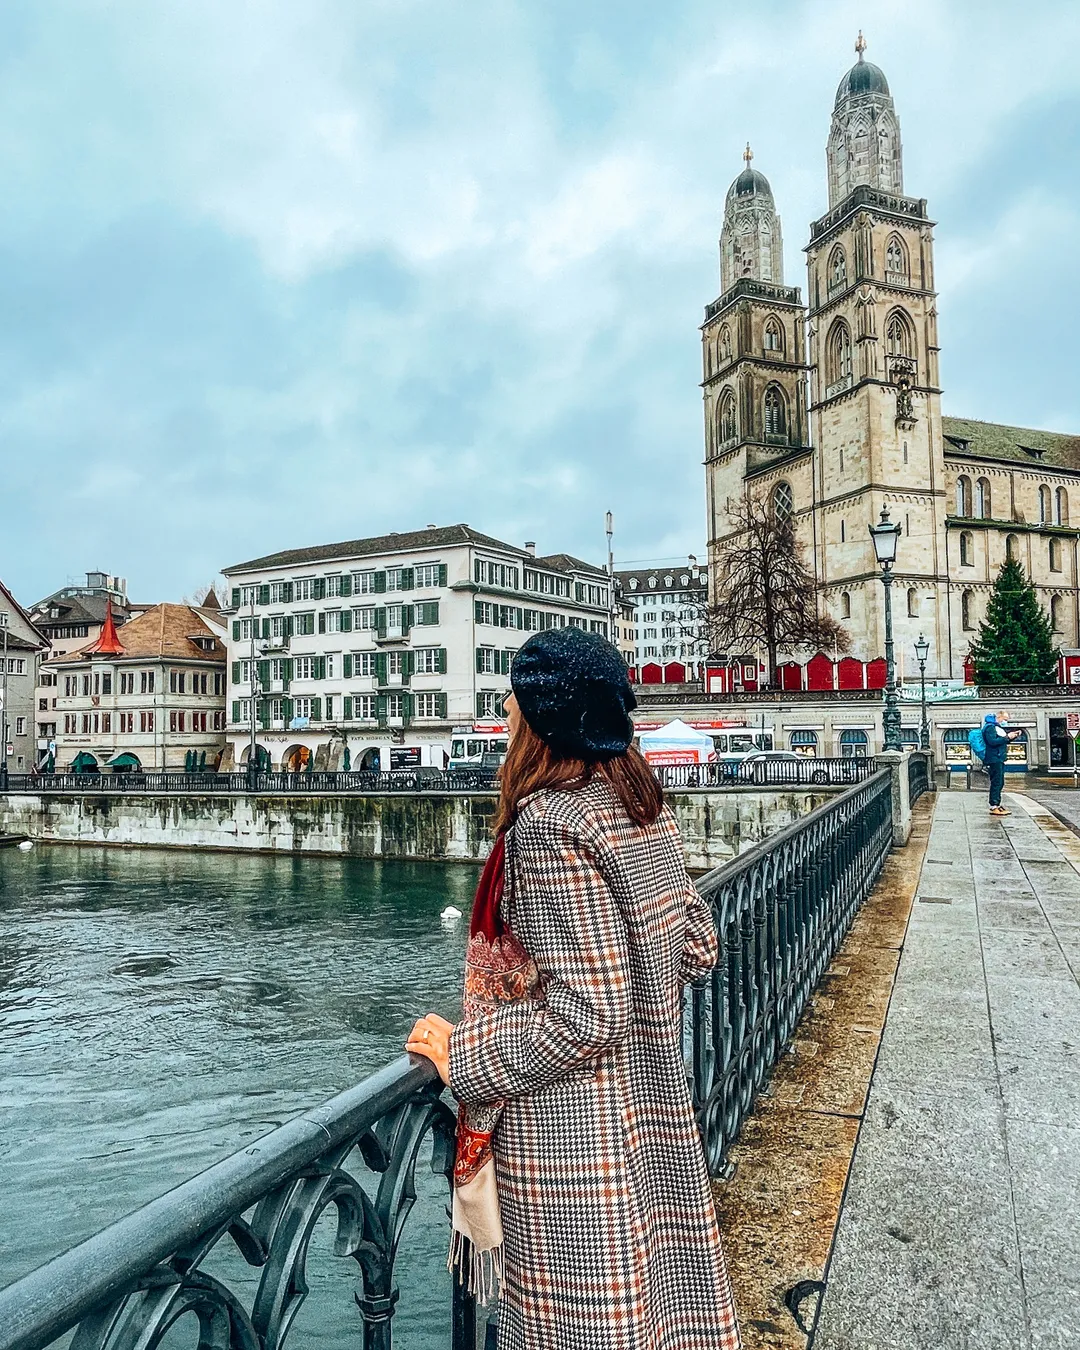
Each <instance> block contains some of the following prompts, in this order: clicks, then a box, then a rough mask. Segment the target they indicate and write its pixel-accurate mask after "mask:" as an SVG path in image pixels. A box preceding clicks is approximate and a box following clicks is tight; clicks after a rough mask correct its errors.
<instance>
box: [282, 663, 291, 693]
mask: <svg viewBox="0 0 1080 1350" xmlns="http://www.w3.org/2000/svg"><path fill="white" fill-rule="evenodd" d="M281 666H282V670H281V674H282V678H283V679H284V681H285V685H286V687H288V686H289V685H290V684H291V683H292V678H293V659H292V657H291V656H287V657H286V658H285V660H284V661H282V663H281Z"/></svg>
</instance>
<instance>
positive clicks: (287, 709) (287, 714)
mask: <svg viewBox="0 0 1080 1350" xmlns="http://www.w3.org/2000/svg"><path fill="white" fill-rule="evenodd" d="M294 707H295V704H294V703H293V701H292V699H291V698H283V699H282V700H281V716H282V720H283V721H284V723H285V725H286V726H288V725H289V723H290V722H291V721H292V720H293V718H294V717H295V716H296V714H295V713H294V712H293V708H294Z"/></svg>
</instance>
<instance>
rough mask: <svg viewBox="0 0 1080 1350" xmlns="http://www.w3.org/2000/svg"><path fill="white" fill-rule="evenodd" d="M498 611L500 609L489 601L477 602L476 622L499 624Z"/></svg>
mask: <svg viewBox="0 0 1080 1350" xmlns="http://www.w3.org/2000/svg"><path fill="white" fill-rule="evenodd" d="M497 609H498V607H497V606H496V605H493V604H491V602H490V601H488V600H477V602H476V622H477V623H490V624H494V623H497V622H498V615H497Z"/></svg>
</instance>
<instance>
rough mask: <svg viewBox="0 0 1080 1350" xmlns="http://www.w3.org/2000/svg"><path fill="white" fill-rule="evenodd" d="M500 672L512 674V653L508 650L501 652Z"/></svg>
mask: <svg viewBox="0 0 1080 1350" xmlns="http://www.w3.org/2000/svg"><path fill="white" fill-rule="evenodd" d="M499 674H500V675H509V674H510V653H509V652H508V651H501V652H500V653H499Z"/></svg>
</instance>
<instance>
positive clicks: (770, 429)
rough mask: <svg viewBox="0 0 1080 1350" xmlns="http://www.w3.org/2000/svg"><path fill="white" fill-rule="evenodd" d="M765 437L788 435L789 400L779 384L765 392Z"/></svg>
mask: <svg viewBox="0 0 1080 1350" xmlns="http://www.w3.org/2000/svg"><path fill="white" fill-rule="evenodd" d="M765 435H766V436H786V435H787V399H786V398H785V397H784V391H783V390H782V389H781V388H780V386H779V385H777V384H770V385H769V387H768V389H766V390H765Z"/></svg>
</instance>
